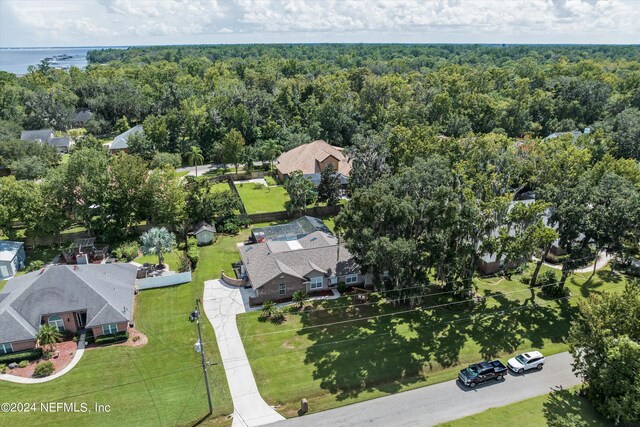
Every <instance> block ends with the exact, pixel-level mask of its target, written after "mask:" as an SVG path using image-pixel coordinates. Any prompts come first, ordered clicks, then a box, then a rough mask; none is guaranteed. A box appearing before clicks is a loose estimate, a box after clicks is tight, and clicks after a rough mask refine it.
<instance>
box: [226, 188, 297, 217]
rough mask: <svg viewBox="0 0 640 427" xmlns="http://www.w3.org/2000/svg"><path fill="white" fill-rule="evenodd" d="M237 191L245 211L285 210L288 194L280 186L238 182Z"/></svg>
mask: <svg viewBox="0 0 640 427" xmlns="http://www.w3.org/2000/svg"><path fill="white" fill-rule="evenodd" d="M237 188H238V193H240V198H241V199H242V203H243V204H244V207H245V209H246V210H247V213H249V214H256V213H266V212H279V211H284V210H286V203H287V202H288V201H289V194H287V190H285V189H284V187H282V186H278V187H265V186H264V185H261V184H254V183H248V184H239V185H237Z"/></svg>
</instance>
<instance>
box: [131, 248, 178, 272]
mask: <svg viewBox="0 0 640 427" xmlns="http://www.w3.org/2000/svg"><path fill="white" fill-rule="evenodd" d="M179 256H180V251H179V250H178V249H174V250H173V251H171V252H169V253H168V254H164V263H165V264H167V265H168V266H169V269H171V270H173V271H177V270H178V267H179V266H180V260H179ZM134 261H135V262H138V263H140V264H144V263H145V262H148V263H150V264H157V263H158V255H142V256H139V257H138V258H136V259H134Z"/></svg>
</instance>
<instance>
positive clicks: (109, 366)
mask: <svg viewBox="0 0 640 427" xmlns="http://www.w3.org/2000/svg"><path fill="white" fill-rule="evenodd" d="M247 233H248V231H247V230H244V231H243V234H242V235H239V236H233V237H229V236H219V238H218V240H217V242H216V243H215V244H214V245H211V246H204V247H202V248H200V263H199V265H198V268H197V269H196V271H195V272H194V278H193V281H192V282H191V283H187V284H184V285H179V286H172V287H168V288H162V289H152V290H147V291H142V292H141V293H140V294H139V295H138V296H137V297H136V298H137V300H136V308H135V315H134V317H135V321H136V328H138V329H139V330H141V331H142V332H144V333H145V334H146V335H147V336H148V338H149V343H148V344H147V345H146V346H144V347H141V348H130V347H104V348H98V349H93V350H88V351H87V352H86V353H85V355H84V356H83V358H82V360H81V361H80V363H79V364H78V366H76V367H75V368H74V369H73V370H72V371H70V372H69V373H68V374H66V375H65V376H63V377H61V378H59V379H56V380H55V381H52V382H49V383H44V384H32V385H19V384H11V383H6V382H3V381H0V395H1V396H2V397H3V401H6V402H86V403H88V404H89V405H90V406H92V405H93V404H94V403H100V404H108V405H111V412H110V413H108V414H97V413H85V414H82V413H69V412H66V413H61V412H60V413H55V414H51V413H50V414H46V413H42V412H35V413H34V412H32V413H11V414H3V415H2V421H1V424H2V425H3V426H22V425H44V424H55V425H83V426H84V425H92V426H93V425H96V426H113V425H127V426H128V425H136V426H146V425H148V426H175V425H177V426H184V425H193V424H194V423H195V422H197V420H199V419H200V418H202V417H204V416H205V415H206V413H207V412H208V407H207V400H206V391H205V388H204V381H203V378H202V377H203V375H202V368H201V365H200V355H199V354H198V353H196V352H195V351H194V350H193V345H194V343H195V342H196V340H197V329H196V325H195V324H194V323H191V322H189V320H188V317H189V313H190V312H191V311H192V310H193V309H194V306H195V299H196V298H197V297H202V292H203V288H204V281H205V280H209V279H213V278H217V277H219V275H220V270H221V269H227V270H230V268H231V263H232V262H233V261H236V260H237V259H238V254H237V250H236V245H235V244H236V242H238V241H241V240H243V239H244V238H246V236H247ZM201 325H202V333H203V342H204V343H205V351H206V355H207V359H208V360H209V361H210V362H211V366H210V367H209V368H208V372H209V380H210V383H211V392H212V396H213V406H214V417H222V416H225V415H227V414H230V413H231V412H232V411H233V406H232V403H231V398H230V396H229V392H228V387H227V381H226V377H225V374H224V370H223V367H222V365H221V364H220V363H219V362H220V355H219V353H218V346H217V345H216V342H215V335H214V333H213V328H212V327H211V324H210V322H209V321H208V320H207V319H206V317H204V318H203V321H202V322H201ZM205 424H206V425H225V426H229V425H230V424H231V422H230V421H228V420H226V419H225V418H214V419H212V420H208V421H207V422H206V423H205Z"/></svg>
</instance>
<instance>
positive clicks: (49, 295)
mask: <svg viewBox="0 0 640 427" xmlns="http://www.w3.org/2000/svg"><path fill="white" fill-rule="evenodd" d="M136 270H137V268H136V267H135V266H133V265H131V264H119V263H116V264H89V265H79V266H70V265H52V266H48V267H46V268H45V269H44V271H43V270H40V271H34V272H32V273H28V274H25V275H23V276H18V277H15V278H13V279H11V280H10V281H9V282H8V283H7V285H6V286H5V288H4V289H3V290H2V294H1V295H3V297H2V298H0V324H2V328H0V342H11V341H17V340H23V339H29V338H34V337H35V332H36V330H37V329H38V328H39V327H40V321H41V318H42V316H43V315H46V314H51V313H62V312H66V311H79V310H86V311H87V325H86V326H87V327H92V326H97V325H102V324H105V323H115V322H123V321H127V320H131V316H132V312H133V310H132V307H133V290H134V285H135V278H136ZM5 321H6V323H5ZM5 325H6V327H5ZM16 337H20V338H19V339H16Z"/></svg>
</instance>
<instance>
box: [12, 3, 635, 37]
mask: <svg viewBox="0 0 640 427" xmlns="http://www.w3.org/2000/svg"><path fill="white" fill-rule="evenodd" d="M639 3H640V1H638V0H288V1H278V0H48V1H46V2H43V1H35V0H2V1H1V2H0V6H1V7H2V8H3V9H2V12H3V13H1V14H0V24H1V25H0V26H2V27H4V26H5V24H8V22H5V20H9V19H12V17H13V18H14V19H13V21H15V22H11V26H12V27H13V28H14V29H15V28H17V29H18V31H15V30H14V31H12V32H11V33H8V34H6V35H5V33H4V32H3V33H2V38H1V39H0V44H2V45H5V46H8V45H26V44H28V43H38V42H39V43H47V44H49V45H55V44H58V45H60V44H74V45H88V44H151V43H191V42H193V43H203V42H210V43H215V42H234V41H239V42H260V41H290V42H296V41H302V42H304V41H314V42H322V41H331V42H335V41H416V42H446V41H454V42H460V41H466V42H504V43H509V42H511V43H519V42H543V43H544V42H547V43H554V42H555V43H570V42H574V43H575V42H583V43H607V42H613V43H638V42H640V7H639ZM5 10H6V11H7V12H8V13H4V12H5ZM234 37H235V38H234Z"/></svg>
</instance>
